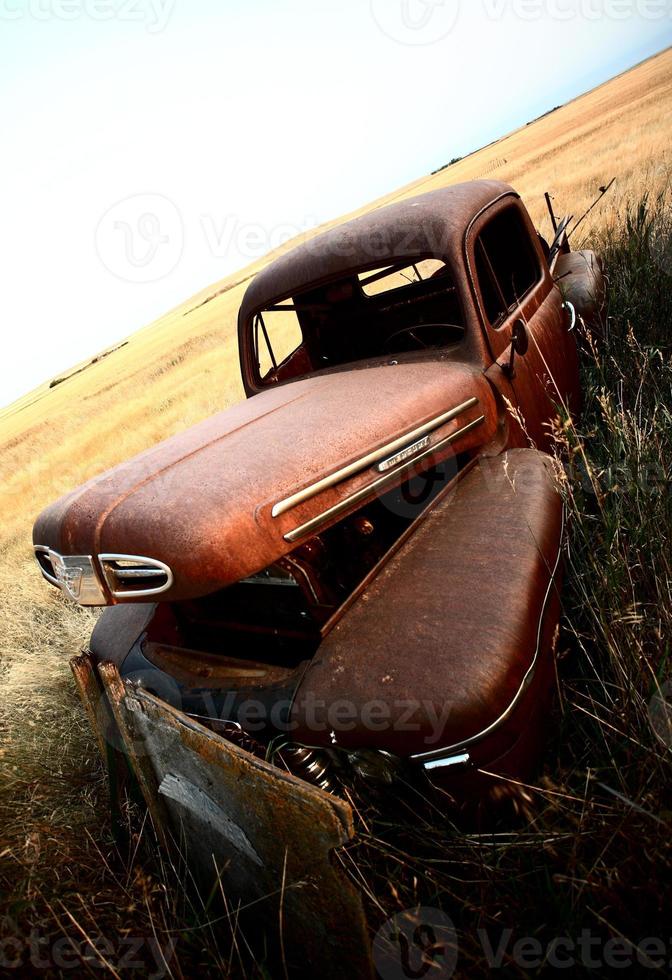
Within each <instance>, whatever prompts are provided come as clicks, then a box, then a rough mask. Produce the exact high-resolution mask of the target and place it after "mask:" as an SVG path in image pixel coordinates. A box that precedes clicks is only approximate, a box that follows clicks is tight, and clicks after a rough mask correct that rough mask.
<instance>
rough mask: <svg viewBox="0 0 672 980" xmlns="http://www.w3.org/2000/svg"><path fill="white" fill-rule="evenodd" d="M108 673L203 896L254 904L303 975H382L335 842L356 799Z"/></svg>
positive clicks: (267, 941) (152, 793) (263, 931)
mask: <svg viewBox="0 0 672 980" xmlns="http://www.w3.org/2000/svg"><path fill="white" fill-rule="evenodd" d="M99 675H100V677H101V679H102V681H103V684H104V687H105V690H106V693H107V697H108V699H109V702H110V705H111V708H112V711H113V713H114V717H115V719H116V721H117V724H118V725H119V729H120V731H121V735H122V738H123V742H124V745H125V747H126V750H127V755H128V759H129V761H130V764H131V766H132V768H133V770H134V772H135V775H136V777H137V779H138V783H139V784H140V787H141V789H142V791H143V794H144V796H145V799H146V801H147V805H148V807H149V810H150V813H151V815H152V819H153V822H154V824H155V826H156V828H157V830H158V832H159V836H160V838H161V839H162V840H163V842H164V843H165V844H166V845H167V846H170V847H179V849H180V854H181V856H182V857H183V858H186V861H187V867H188V868H189V872H190V873H191V874H192V875H193V876H194V879H195V881H196V882H197V883H198V885H199V887H200V889H201V892H202V894H204V895H210V894H211V893H212V892H213V888H215V889H217V888H218V887H219V885H218V878H219V882H221V887H222V890H223V893H224V895H225V896H226V901H227V905H228V907H229V910H233V911H234V912H235V911H237V910H239V911H240V912H244V910H246V909H248V910H251V911H253V921H254V923H255V932H256V935H249V934H248V933H246V939H247V941H248V943H251V944H252V945H254V944H255V943H256V942H260V943H261V946H262V948H264V949H266V950H270V951H271V954H272V956H273V957H274V958H275V960H276V961H277V963H278V965H279V966H280V965H281V966H282V967H283V968H284V969H285V970H286V972H287V973H288V975H290V976H292V977H295V976H296V977H301V976H310V977H314V976H315V975H316V972H317V971H318V970H319V973H320V975H321V976H323V977H325V978H328V977H335V978H336V977H338V978H340V977H343V976H347V977H357V978H359V977H364V978H366V977H371V976H372V975H373V969H372V966H371V953H370V943H369V940H368V935H367V927H366V920H365V917H364V911H363V906H362V900H361V897H360V895H359V893H358V892H357V890H356V889H355V887H354V885H353V884H352V883H351V882H350V881H349V879H348V878H347V877H346V876H345V874H344V873H343V872H342V871H341V870H340V869H339V868H338V862H337V861H336V860H334V858H333V851H334V849H335V848H338V847H340V846H342V845H344V844H346V843H347V842H348V841H349V840H351V839H352V837H353V836H354V827H353V820H352V810H351V808H350V807H349V806H348V805H347V804H346V803H345V802H343V801H342V800H338V799H336V798H334V797H332V796H329V795H328V794H326V793H323V792H322V791H321V790H319V789H316V788H314V787H312V786H310V785H308V784H307V783H304V782H302V781H301V780H299V779H296V778H295V777H294V776H291V775H289V774H287V773H284V772H283V771H281V770H280V769H278V768H276V767H275V766H273V765H271V764H269V763H267V762H265V761H263V760H260V759H257V758H256V757H254V756H252V755H250V754H249V753H247V752H245V751H244V750H243V749H241V748H239V747H238V746H236V745H233V744H232V743H229V742H227V741H226V740H225V739H223V738H221V737H220V736H218V735H216V734H215V733H213V732H211V731H209V730H208V729H206V728H204V727H203V726H202V725H199V724H198V723H197V722H194V721H193V720H192V719H190V718H188V717H187V716H186V715H184V714H182V713H181V712H180V711H177V710H176V709H174V708H172V707H170V706H169V705H167V704H165V703H164V702H162V701H160V700H159V699H158V698H156V697H154V696H153V695H151V694H149V693H148V692H146V691H142V690H139V689H136V688H129V687H127V686H126V685H125V684H124V682H123V681H122V680H121V678H120V676H119V672H118V670H117V668H116V667H115V666H114V665H113V664H109V663H108V664H102V665H101V666H100V667H99Z"/></svg>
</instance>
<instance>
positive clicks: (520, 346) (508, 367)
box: [501, 320, 530, 378]
mask: <svg viewBox="0 0 672 980" xmlns="http://www.w3.org/2000/svg"><path fill="white" fill-rule="evenodd" d="M529 346H530V337H529V334H528V332H527V327H526V325H525V321H524V320H516V322H515V323H514V325H513V327H512V328H511V357H510V359H509V363H508V364H502V365H501V368H502V371H503V372H504V373H505V374H506V375H508V377H509V378H512V377H513V375H514V370H513V362H514V360H515V358H516V354H517V355H518V356H519V357H525V355H526V354H527V349H528V347H529Z"/></svg>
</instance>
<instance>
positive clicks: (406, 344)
mask: <svg viewBox="0 0 672 980" xmlns="http://www.w3.org/2000/svg"><path fill="white" fill-rule="evenodd" d="M456 332H457V333H458V334H459V335H460V336H461V335H462V334H463V333H464V327H460V326H458V325H457V324H455V323H418V324H417V325H416V326H413V327H403V328H402V329H401V330H397V331H396V332H395V333H393V334H390V336H389V337H388V338H387V340H386V341H385V353H386V354H406V353H408V352H410V351H414V350H432V349H433V348H435V347H447V346H448V345H449V344H451V343H455V333H456Z"/></svg>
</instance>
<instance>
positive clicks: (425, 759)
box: [409, 506, 565, 769]
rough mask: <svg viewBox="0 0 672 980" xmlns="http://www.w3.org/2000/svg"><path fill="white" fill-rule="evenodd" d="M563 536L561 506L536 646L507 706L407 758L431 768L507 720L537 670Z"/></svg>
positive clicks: (477, 740)
mask: <svg viewBox="0 0 672 980" xmlns="http://www.w3.org/2000/svg"><path fill="white" fill-rule="evenodd" d="M564 537H565V508H564V506H563V508H562V524H561V526H560V541H559V544H558V557H557V558H556V561H555V565H554V566H553V571H552V572H551V577H550V581H549V583H548V588H547V589H546V595H545V596H544V601H543V604H542V607H541V613H540V615H539V625H538V627H537V647H536V650H535V651H534V657H533V659H532V663H531V664H530V666H529V667H528V669H527V672H526V674H525V676H524V677H523V680H522V682H521V685H520V687H519V688H518V690H517V691H516V693H515V695H514V698H513V700H512V701H511V703H510V704H509V706H508V708H507V709H506V710H505V711H503V712H502V714H501V715H500V716H499V718H497V720H496V721H493V722H492V724H491V725H488V727H487V728H484V729H483V731H482V732H478V734H477V735H472V736H471V737H470V738H465V739H464V741H462V742H456V743H455V745H448V746H446V747H445V748H442V749H434V750H433V751H432V752H420V753H419V754H418V755H412V756H409V758H411V759H413V760H414V761H418V762H422V763H423V765H424V768H425V769H431V768H433V766H432V765H431V763H432V762H434V761H436V762H437V763H440V762H441V761H442V760H444V759H446V758H447V757H449V756H454V755H455V754H456V753H457V752H460V751H462V750H463V749H465V748H466V747H467V746H468V745H473V744H474V742H480V741H481V739H483V738H485V736H486V735H490V734H491V733H492V732H494V731H495V730H496V729H497V728H499V727H500V725H502V724H503V723H504V722H505V721H506V720H507V718H509V717H510V716H511V714H512V713H513V711H514V709H515V707H516V705H517V704H518V702H519V701H520V699H521V698H522V696H523V694H524V693H525V691H526V690H527V688H528V687H529V686H530V684H531V683H532V680H533V678H534V675H535V673H536V670H537V662H538V660H539V653H540V652H541V634H542V631H543V625H544V616H545V615H546V606H547V605H548V600H549V598H550V595H551V589H552V588H553V586H554V584H555V575H556V572H557V571H558V567H559V565H560V559H561V558H562V542H563V540H564Z"/></svg>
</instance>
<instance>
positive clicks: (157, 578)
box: [98, 555, 173, 599]
mask: <svg viewBox="0 0 672 980" xmlns="http://www.w3.org/2000/svg"><path fill="white" fill-rule="evenodd" d="M98 557H99V561H100V567H101V569H102V572H103V575H104V576H105V581H106V583H107V587H108V588H109V590H110V592H111V593H112V595H113V596H114V598H115V599H123V598H127V597H129V596H152V595H159V593H161V592H166V591H167V590H168V589H169V588H170V587H171V585H172V584H173V573H172V572H171V570H170V568H169V567H168V565H165V564H164V563H163V562H162V561H158V560H157V559H156V558H140V557H137V556H135V555H99V556H98Z"/></svg>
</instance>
